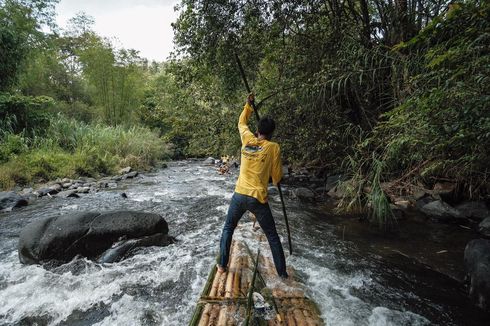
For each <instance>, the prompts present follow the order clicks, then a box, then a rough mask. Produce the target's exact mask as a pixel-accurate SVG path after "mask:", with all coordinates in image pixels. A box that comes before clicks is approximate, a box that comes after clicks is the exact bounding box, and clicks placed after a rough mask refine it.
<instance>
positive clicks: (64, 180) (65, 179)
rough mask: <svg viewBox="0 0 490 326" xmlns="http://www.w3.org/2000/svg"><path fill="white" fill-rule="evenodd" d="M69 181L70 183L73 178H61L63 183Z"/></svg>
mask: <svg viewBox="0 0 490 326" xmlns="http://www.w3.org/2000/svg"><path fill="white" fill-rule="evenodd" d="M68 182H70V183H71V180H70V179H68V178H63V179H61V183H68Z"/></svg>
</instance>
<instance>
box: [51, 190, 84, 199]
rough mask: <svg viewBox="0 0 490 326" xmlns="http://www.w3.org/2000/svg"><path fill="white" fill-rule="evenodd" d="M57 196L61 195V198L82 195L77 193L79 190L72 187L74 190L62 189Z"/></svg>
mask: <svg viewBox="0 0 490 326" xmlns="http://www.w3.org/2000/svg"><path fill="white" fill-rule="evenodd" d="M56 197H61V198H69V197H73V198H78V197H80V196H79V195H78V194H77V190H75V189H72V190H65V191H61V192H59V193H57V194H56Z"/></svg>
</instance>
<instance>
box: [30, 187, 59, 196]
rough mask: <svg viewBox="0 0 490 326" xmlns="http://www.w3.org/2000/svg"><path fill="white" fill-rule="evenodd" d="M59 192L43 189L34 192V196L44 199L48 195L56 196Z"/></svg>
mask: <svg viewBox="0 0 490 326" xmlns="http://www.w3.org/2000/svg"><path fill="white" fill-rule="evenodd" d="M58 192H59V191H57V190H55V189H51V188H41V189H38V190H36V191H34V194H35V195H36V196H38V197H44V196H47V195H56V194H57V193H58Z"/></svg>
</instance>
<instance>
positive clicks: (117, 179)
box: [111, 175, 123, 181]
mask: <svg viewBox="0 0 490 326" xmlns="http://www.w3.org/2000/svg"><path fill="white" fill-rule="evenodd" d="M122 179H123V176H122V175H116V176H114V177H112V178H111V180H114V181H121V180H122Z"/></svg>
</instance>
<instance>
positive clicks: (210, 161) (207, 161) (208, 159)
mask: <svg viewBox="0 0 490 326" xmlns="http://www.w3.org/2000/svg"><path fill="white" fill-rule="evenodd" d="M214 161H215V159H214V158H213V157H208V158H207V159H205V160H204V164H206V165H214Z"/></svg>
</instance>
